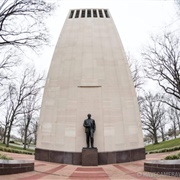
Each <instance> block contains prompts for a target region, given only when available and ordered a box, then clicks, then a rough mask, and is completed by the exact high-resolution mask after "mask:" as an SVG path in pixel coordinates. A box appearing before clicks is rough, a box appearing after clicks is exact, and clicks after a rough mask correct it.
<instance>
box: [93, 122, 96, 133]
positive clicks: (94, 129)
mask: <svg viewBox="0 0 180 180" xmlns="http://www.w3.org/2000/svg"><path fill="white" fill-rule="evenodd" d="M93 123H94V131H95V130H96V123H95V121H94V120H93Z"/></svg>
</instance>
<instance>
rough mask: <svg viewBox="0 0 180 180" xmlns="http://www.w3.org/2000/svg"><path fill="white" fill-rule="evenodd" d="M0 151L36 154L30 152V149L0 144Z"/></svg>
mask: <svg viewBox="0 0 180 180" xmlns="http://www.w3.org/2000/svg"><path fill="white" fill-rule="evenodd" d="M0 151H4V152H11V153H18V154H30V155H34V152H29V151H26V150H19V149H13V148H8V147H3V146H0Z"/></svg>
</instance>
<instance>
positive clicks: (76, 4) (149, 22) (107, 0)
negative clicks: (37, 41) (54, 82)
mask: <svg viewBox="0 0 180 180" xmlns="http://www.w3.org/2000/svg"><path fill="white" fill-rule="evenodd" d="M47 1H49V2H52V1H58V0H47ZM58 4H59V7H57V9H56V11H55V13H54V14H53V16H51V17H49V18H48V19H47V20H46V24H47V26H48V27H49V30H50V34H51V36H52V46H51V47H47V48H45V50H44V51H43V53H42V55H41V57H40V58H38V59H39V60H38V62H37V59H36V63H37V64H38V66H40V67H41V68H43V69H45V70H46V71H47V70H48V68H49V65H50V62H51V58H52V55H53V51H54V48H55V44H56V42H57V39H58V36H59V34H60V32H61V29H62V27H63V24H64V22H65V19H66V17H67V15H68V12H69V10H70V9H78V8H106V9H109V11H110V14H111V16H112V18H113V20H114V23H115V25H116V27H117V30H118V32H119V35H120V38H121V40H122V43H123V45H124V48H125V50H126V51H127V52H130V54H131V55H133V56H134V57H135V58H136V57H138V56H139V55H140V53H141V49H142V48H143V46H145V45H146V44H148V41H149V37H150V35H152V34H160V33H162V32H163V31H164V30H167V29H169V28H171V29H173V30H174V31H176V30H177V24H178V21H177V16H176V11H177V9H176V6H175V4H174V0H59V1H58ZM138 58H139V57H138Z"/></svg>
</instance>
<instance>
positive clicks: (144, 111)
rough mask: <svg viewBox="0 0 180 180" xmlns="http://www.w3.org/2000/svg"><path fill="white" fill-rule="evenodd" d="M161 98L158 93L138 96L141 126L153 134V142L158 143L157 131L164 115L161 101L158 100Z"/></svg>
mask: <svg viewBox="0 0 180 180" xmlns="http://www.w3.org/2000/svg"><path fill="white" fill-rule="evenodd" d="M161 98H162V97H161V96H160V95H159V94H156V95H152V94H151V93H147V94H145V95H144V97H140V100H141V103H140V112H141V122H142V127H143V129H144V130H145V131H148V132H149V133H150V134H151V135H152V136H153V139H154V143H155V144H157V143H158V135H157V133H158V130H159V128H160V127H161V123H162V122H163V120H164V116H165V111H164V108H163V103H162V102H161V101H160V100H159V99H161Z"/></svg>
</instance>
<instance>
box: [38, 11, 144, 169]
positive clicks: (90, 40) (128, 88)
mask: <svg viewBox="0 0 180 180" xmlns="http://www.w3.org/2000/svg"><path fill="white" fill-rule="evenodd" d="M89 113H90V114H91V115H92V118H93V119H95V121H96V131H95V133H94V146H95V147H97V149H98V154H97V158H98V159H97V162H98V164H110V163H121V162H128V161H135V160H140V159H144V158H145V150H144V144H143V136H142V129H141V121H140V114H139V109H138V103H137V97H136V93H135V89H134V85H133V81H132V77H131V72H130V69H129V66H128V62H127V59H126V55H125V52H124V49H123V45H122V43H121V40H120V37H119V35H118V32H117V29H116V27H115V25H114V22H113V19H112V16H111V15H110V13H109V11H108V10H107V9H76V10H70V12H69V14H68V16H67V19H66V21H65V24H64V26H63V29H62V32H61V34H60V37H59V39H58V42H57V45H56V48H55V51H54V55H53V58H52V62H51V66H50V69H49V73H48V78H47V82H46V86H45V90H44V96H43V101H42V108H41V114H40V121H39V129H38V138H37V146H36V150H35V159H37V160H43V161H49V162H57V163H65V164H76V165H81V164H82V148H83V147H85V146H86V135H85V132H84V127H83V121H84V119H86V118H87V114H89Z"/></svg>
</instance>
